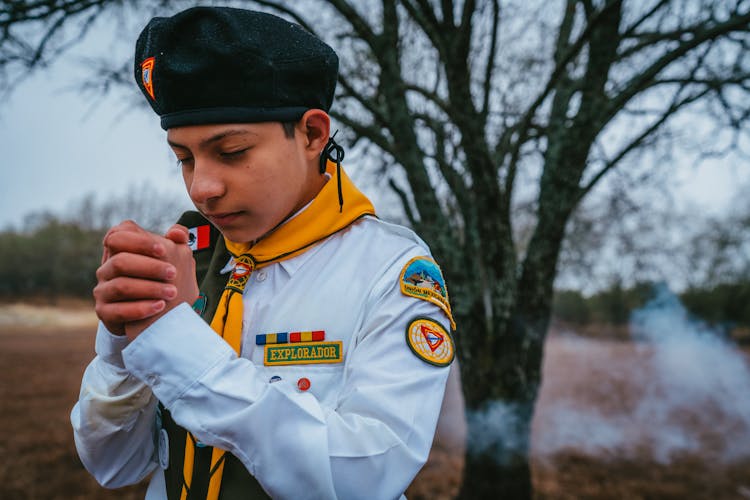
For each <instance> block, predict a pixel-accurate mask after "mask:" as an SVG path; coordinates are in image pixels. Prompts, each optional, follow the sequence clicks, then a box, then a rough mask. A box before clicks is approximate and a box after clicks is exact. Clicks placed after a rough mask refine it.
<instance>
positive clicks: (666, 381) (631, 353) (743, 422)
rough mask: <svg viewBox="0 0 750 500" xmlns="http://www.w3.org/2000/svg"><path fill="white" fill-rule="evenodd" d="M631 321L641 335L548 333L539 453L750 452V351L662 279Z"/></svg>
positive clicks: (661, 458) (732, 456)
mask: <svg viewBox="0 0 750 500" xmlns="http://www.w3.org/2000/svg"><path fill="white" fill-rule="evenodd" d="M630 329H631V332H632V333H633V336H634V338H635V339H636V340H637V342H634V343H623V342H614V341H594V340H590V339H586V338H583V337H577V336H575V335H567V336H563V337H556V338H553V339H550V343H548V346H547V358H548V359H547V361H546V362H545V381H544V385H543V388H542V394H541V397H540V401H539V404H538V406H537V410H536V417H535V423H534V437H533V453H534V454H535V455H541V456H544V455H553V454H555V453H559V452H562V451H571V450H575V451H579V452H583V453H586V454H591V455H595V456H600V457H602V458H620V459H622V458H640V459H642V458H644V455H646V456H650V458H651V459H653V460H655V461H657V462H659V463H669V462H671V461H672V460H674V459H676V458H678V457H682V456H687V455H693V454H696V453H699V454H700V455H701V456H702V457H706V458H708V459H711V460H715V461H722V462H732V461H736V460H739V459H743V458H748V457H750V364H749V363H748V358H747V356H746V355H745V354H743V353H742V352H741V351H740V350H739V349H738V348H737V347H736V346H735V345H733V344H732V343H730V342H728V341H727V340H725V339H724V338H723V336H722V334H721V332H719V331H716V330H714V329H712V328H711V327H709V326H708V325H706V324H704V323H702V322H701V321H699V320H697V319H696V318H694V317H692V316H691V315H690V314H689V312H688V311H687V310H686V309H685V307H684V306H683V305H682V304H681V303H680V301H679V299H678V298H677V297H676V296H675V295H674V294H673V293H671V292H670V291H669V289H668V288H666V287H658V288H656V289H655V294H654V298H653V299H652V300H651V301H650V302H648V303H647V304H646V305H645V306H644V307H643V308H641V309H639V310H637V311H635V312H634V313H633V314H632V316H631V324H630ZM499 416H500V417H501V418H502V417H503V415H499ZM506 418H507V417H506Z"/></svg>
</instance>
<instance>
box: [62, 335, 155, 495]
mask: <svg viewBox="0 0 750 500" xmlns="http://www.w3.org/2000/svg"><path fill="white" fill-rule="evenodd" d="M127 342H128V340H127V338H126V337H124V336H117V335H113V334H112V333H110V332H109V331H108V330H107V329H106V328H105V327H104V325H103V324H101V323H100V324H99V329H98V331H97V334H96V344H95V350H96V354H97V355H96V357H95V358H94V359H93V361H92V362H91V363H90V364H89V365H88V367H87V368H86V370H85V372H84V374H83V380H82V382H81V391H80V394H79V398H78V402H77V403H76V404H75V406H74V407H73V410H72V412H71V415H70V420H71V424H72V425H73V436H74V439H75V445H76V449H77V450H78V456H79V457H80V459H81V462H82V463H83V465H84V467H86V469H87V470H88V471H89V472H90V473H91V475H93V476H94V477H95V478H96V480H97V481H98V482H99V483H100V484H101V485H102V486H106V487H109V488H117V487H120V486H125V485H128V484H134V483H137V482H138V481H140V480H141V479H143V478H144V477H146V476H147V475H148V474H149V473H151V471H153V469H154V467H155V466H156V462H155V460H154V448H155V447H154V434H153V432H154V423H155V418H156V399H155V398H154V396H153V394H152V392H151V389H150V388H149V387H148V386H147V385H146V384H144V383H143V382H142V381H140V380H138V379H137V378H135V377H133V376H132V375H131V374H130V373H129V372H128V371H127V369H126V368H125V365H124V363H123V359H122V350H123V348H124V347H125V346H126V345H127Z"/></svg>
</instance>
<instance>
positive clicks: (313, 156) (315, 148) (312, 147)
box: [298, 109, 331, 161]
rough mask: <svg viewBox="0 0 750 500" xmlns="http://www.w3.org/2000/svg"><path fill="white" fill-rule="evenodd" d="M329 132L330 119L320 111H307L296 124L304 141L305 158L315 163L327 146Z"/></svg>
mask: <svg viewBox="0 0 750 500" xmlns="http://www.w3.org/2000/svg"><path fill="white" fill-rule="evenodd" d="M330 131H331V118H330V117H329V116H328V113H326V112H325V111H323V110H322V109H309V110H307V112H305V114H304V115H302V118H300V121H299V122H298V132H300V133H301V134H302V137H303V139H304V148H305V156H307V159H308V160H310V161H317V160H318V158H319V157H320V154H321V152H322V151H323V148H325V146H326V144H328V137H329V135H330Z"/></svg>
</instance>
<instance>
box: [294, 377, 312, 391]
mask: <svg viewBox="0 0 750 500" xmlns="http://www.w3.org/2000/svg"><path fill="white" fill-rule="evenodd" d="M309 388H310V379H309V378H307V377H302V378H301V379H299V380H298V381H297V389H299V390H300V391H302V392H305V391H306V390H308V389H309Z"/></svg>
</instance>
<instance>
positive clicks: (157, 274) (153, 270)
mask: <svg viewBox="0 0 750 500" xmlns="http://www.w3.org/2000/svg"><path fill="white" fill-rule="evenodd" d="M120 276H128V277H131V278H143V279H148V280H156V281H169V280H172V279H174V278H175V276H177V269H176V268H175V267H174V265H172V264H170V263H169V262H166V261H163V260H160V259H157V258H155V257H147V256H145V255H140V254H137V253H129V252H121V253H118V254H115V255H113V256H112V257H110V258H109V259H108V260H107V261H106V262H104V263H103V264H102V265H101V266H100V267H99V269H97V270H96V277H97V279H98V280H99V281H109V280H112V279H114V278H117V277H120Z"/></svg>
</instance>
